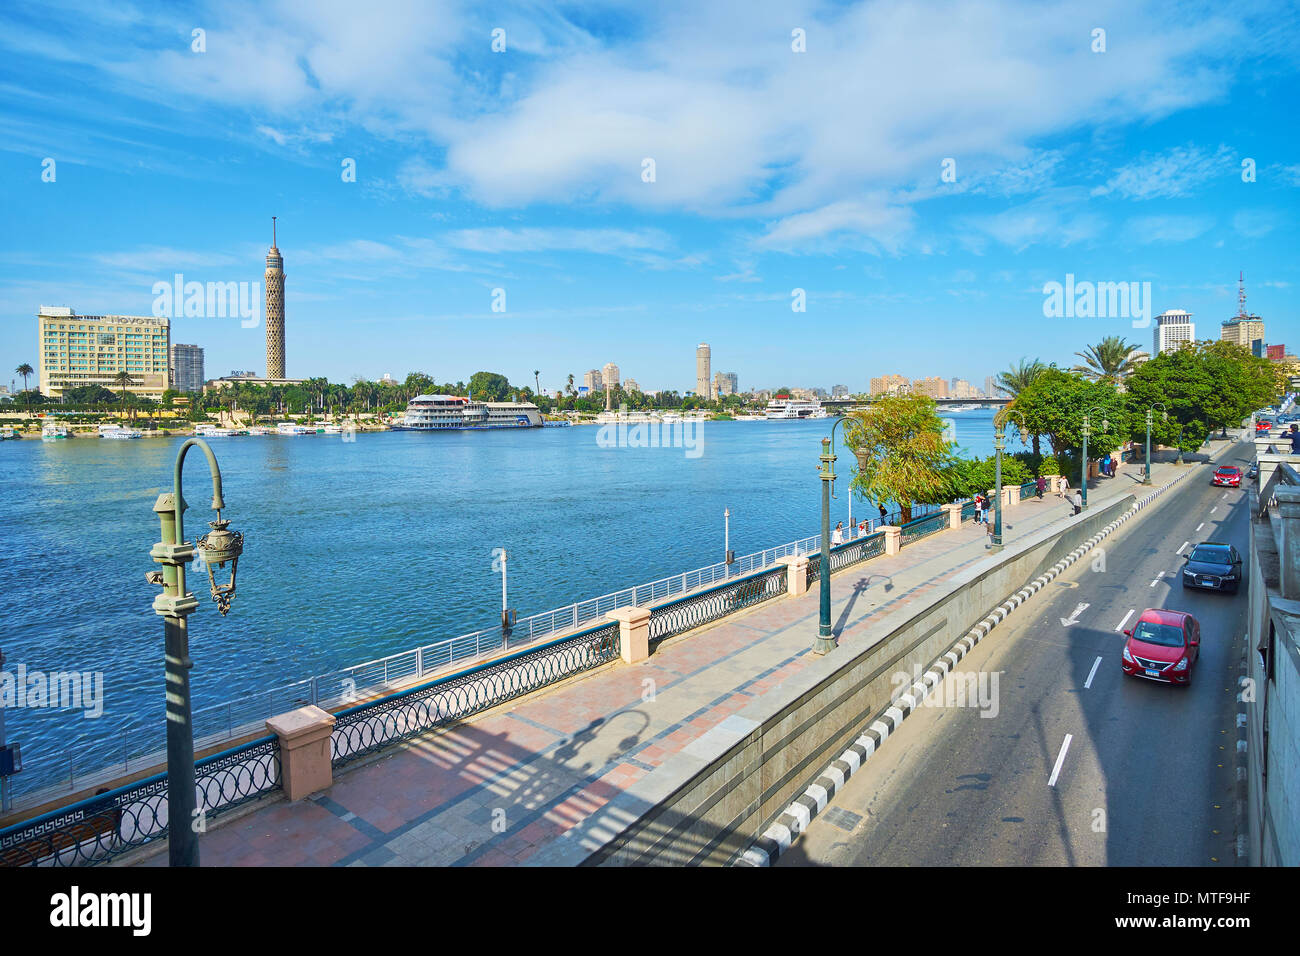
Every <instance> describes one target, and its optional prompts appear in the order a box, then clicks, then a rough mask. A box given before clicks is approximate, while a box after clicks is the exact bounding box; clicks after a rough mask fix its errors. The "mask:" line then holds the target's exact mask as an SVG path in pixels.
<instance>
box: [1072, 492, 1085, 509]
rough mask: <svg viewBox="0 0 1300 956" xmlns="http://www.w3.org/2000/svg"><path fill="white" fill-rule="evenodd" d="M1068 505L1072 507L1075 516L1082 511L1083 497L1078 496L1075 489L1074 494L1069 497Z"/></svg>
mask: <svg viewBox="0 0 1300 956" xmlns="http://www.w3.org/2000/svg"><path fill="white" fill-rule="evenodd" d="M1070 504H1071V506H1073V508H1074V513H1075V514H1079V513H1080V512H1081V511H1083V495H1081V494H1079V490H1078V489H1077V488H1076V489H1075V491H1074V494H1073V495H1072V496H1071V497H1070Z"/></svg>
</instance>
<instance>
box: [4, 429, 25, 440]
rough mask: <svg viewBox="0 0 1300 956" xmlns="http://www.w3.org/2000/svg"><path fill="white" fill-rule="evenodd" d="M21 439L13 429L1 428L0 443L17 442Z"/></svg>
mask: <svg viewBox="0 0 1300 956" xmlns="http://www.w3.org/2000/svg"><path fill="white" fill-rule="evenodd" d="M19 437H21V436H19V434H18V433H17V432H16V431H14V430H13V429H12V428H0V441H17V440H18V438H19Z"/></svg>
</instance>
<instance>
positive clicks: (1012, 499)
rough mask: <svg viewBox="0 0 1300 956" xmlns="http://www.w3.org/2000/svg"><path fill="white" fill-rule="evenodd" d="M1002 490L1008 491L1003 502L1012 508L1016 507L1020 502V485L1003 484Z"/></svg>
mask: <svg viewBox="0 0 1300 956" xmlns="http://www.w3.org/2000/svg"><path fill="white" fill-rule="evenodd" d="M1002 490H1003V491H1004V492H1005V493H1006V498H1004V499H1003V502H1002V503H1003V504H1005V505H1007V506H1008V507H1010V508H1014V507H1015V506H1016V505H1018V504H1020V486H1019V485H1003V486H1002Z"/></svg>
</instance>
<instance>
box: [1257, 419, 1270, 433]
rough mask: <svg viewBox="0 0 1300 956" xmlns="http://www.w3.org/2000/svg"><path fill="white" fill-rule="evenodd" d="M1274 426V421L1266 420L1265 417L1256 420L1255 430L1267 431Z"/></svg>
mask: <svg viewBox="0 0 1300 956" xmlns="http://www.w3.org/2000/svg"><path fill="white" fill-rule="evenodd" d="M1272 427H1273V423H1272V422H1266V421H1264V420H1263V419H1260V420H1259V421H1257V422H1255V431H1257V432H1266V431H1268V430H1269V429H1270V428H1272Z"/></svg>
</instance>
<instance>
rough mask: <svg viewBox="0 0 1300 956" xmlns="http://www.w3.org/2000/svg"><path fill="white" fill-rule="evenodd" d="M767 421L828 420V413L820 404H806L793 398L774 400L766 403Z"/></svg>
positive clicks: (806, 402)
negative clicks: (795, 419)
mask: <svg viewBox="0 0 1300 956" xmlns="http://www.w3.org/2000/svg"><path fill="white" fill-rule="evenodd" d="M765 417H766V418H768V419H771V420H774V421H782V420H788V419H794V418H829V417H830V413H829V412H828V411H826V409H824V408H822V405H821V402H808V401H802V400H800V399H794V398H774V399H772V400H771V401H769V402H768V403H767V415H766V416H765Z"/></svg>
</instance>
